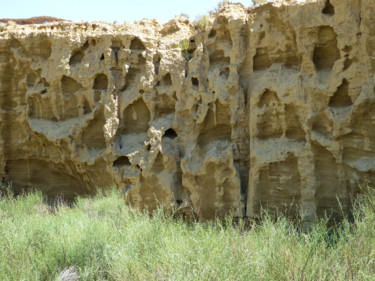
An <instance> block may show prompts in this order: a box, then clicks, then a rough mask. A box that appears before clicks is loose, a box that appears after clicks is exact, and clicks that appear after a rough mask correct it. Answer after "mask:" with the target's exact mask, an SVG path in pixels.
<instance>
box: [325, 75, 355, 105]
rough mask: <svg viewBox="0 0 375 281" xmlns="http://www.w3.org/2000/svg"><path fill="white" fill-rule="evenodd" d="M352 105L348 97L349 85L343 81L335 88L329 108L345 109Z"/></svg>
mask: <svg viewBox="0 0 375 281" xmlns="http://www.w3.org/2000/svg"><path fill="white" fill-rule="evenodd" d="M351 105H353V102H352V99H351V98H350V96H349V83H348V81H347V80H346V79H343V81H342V84H341V85H340V86H339V87H338V88H337V91H336V92H335V94H334V95H333V96H332V97H331V100H330V101H329V106H330V107H346V106H351Z"/></svg>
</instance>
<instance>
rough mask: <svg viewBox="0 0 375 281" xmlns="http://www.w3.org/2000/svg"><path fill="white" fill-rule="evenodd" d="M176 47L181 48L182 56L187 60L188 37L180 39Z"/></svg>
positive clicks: (188, 56)
mask: <svg viewBox="0 0 375 281" xmlns="http://www.w3.org/2000/svg"><path fill="white" fill-rule="evenodd" d="M178 47H179V48H180V49H181V52H182V56H183V57H184V58H185V59H186V60H187V61H188V60H190V54H189V47H190V41H189V39H184V40H182V41H181V42H180V43H179V44H178Z"/></svg>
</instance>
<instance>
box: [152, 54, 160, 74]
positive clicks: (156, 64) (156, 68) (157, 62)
mask: <svg viewBox="0 0 375 281" xmlns="http://www.w3.org/2000/svg"><path fill="white" fill-rule="evenodd" d="M160 61H161V56H160V54H156V55H155V56H154V58H153V62H154V71H155V75H158V74H159V67H160Z"/></svg>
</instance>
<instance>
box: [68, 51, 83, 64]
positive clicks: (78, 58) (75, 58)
mask: <svg viewBox="0 0 375 281" xmlns="http://www.w3.org/2000/svg"><path fill="white" fill-rule="evenodd" d="M84 56H85V54H84V53H83V52H82V51H77V52H75V53H74V54H73V55H72V56H71V58H70V60H69V65H76V64H79V63H81V62H82V60H83V57H84Z"/></svg>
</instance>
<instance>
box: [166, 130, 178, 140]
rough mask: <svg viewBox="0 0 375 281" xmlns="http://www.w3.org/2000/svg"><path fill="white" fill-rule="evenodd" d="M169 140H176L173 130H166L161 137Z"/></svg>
mask: <svg viewBox="0 0 375 281" xmlns="http://www.w3.org/2000/svg"><path fill="white" fill-rule="evenodd" d="M164 137H165V138H170V139H175V138H177V133H176V131H175V130H173V129H172V128H170V129H168V130H166V131H165V133H164V135H163V138H164Z"/></svg>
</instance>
